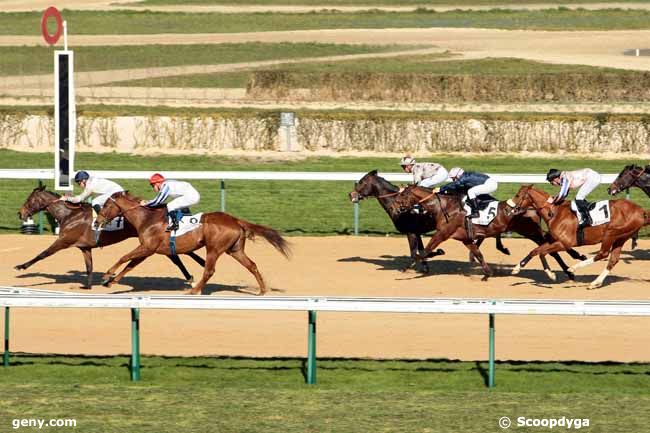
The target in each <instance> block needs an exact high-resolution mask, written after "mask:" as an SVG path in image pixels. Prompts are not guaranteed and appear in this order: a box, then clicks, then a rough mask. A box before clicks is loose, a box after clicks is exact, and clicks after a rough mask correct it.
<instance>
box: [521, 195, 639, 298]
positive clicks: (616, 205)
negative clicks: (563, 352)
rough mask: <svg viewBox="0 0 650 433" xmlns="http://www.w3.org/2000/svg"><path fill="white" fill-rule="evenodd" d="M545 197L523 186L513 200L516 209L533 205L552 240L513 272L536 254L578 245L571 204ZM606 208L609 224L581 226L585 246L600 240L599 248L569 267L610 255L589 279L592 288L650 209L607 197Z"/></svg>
mask: <svg viewBox="0 0 650 433" xmlns="http://www.w3.org/2000/svg"><path fill="white" fill-rule="evenodd" d="M548 197H549V195H548V194H547V193H546V192H544V191H542V190H540V189H537V188H535V187H534V186H533V185H524V186H522V187H521V188H520V189H519V192H517V195H516V196H515V197H514V198H513V199H512V201H513V203H514V204H515V205H517V207H518V208H528V207H529V206H532V207H533V208H534V209H535V210H536V211H537V212H538V213H539V215H540V216H541V217H542V218H543V219H544V220H545V221H546V223H547V225H548V227H549V231H550V234H551V236H552V239H549V241H548V242H546V243H544V244H543V245H540V246H539V247H537V248H535V249H534V250H533V251H531V252H530V253H529V254H528V255H527V256H526V257H525V258H524V259H523V260H522V261H521V262H520V263H519V264H518V265H517V266H516V268H515V269H514V270H513V273H514V272H515V271H518V270H519V269H521V268H522V267H524V266H526V264H527V263H528V262H529V261H530V259H531V258H533V257H534V256H536V255H538V254H549V253H553V252H558V251H565V250H568V249H569V248H571V247H573V246H576V245H577V244H578V240H577V228H578V218H577V217H576V216H575V214H574V213H573V211H572V210H571V206H570V205H571V203H570V202H569V201H566V202H564V203H562V204H560V205H552V204H550V203H548V202H547V199H548ZM609 207H610V222H609V223H606V224H602V225H599V226H592V227H586V228H585V229H584V245H594V244H598V243H600V250H599V251H598V253H597V254H596V255H595V256H594V257H591V258H589V259H585V260H582V261H580V262H578V263H576V264H575V265H573V266H572V267H571V268H570V270H571V271H572V272H574V271H575V270H576V269H579V268H582V267H584V266H588V265H590V264H592V263H594V262H595V261H598V260H602V259H606V258H607V257H608V256H609V262H608V264H607V267H606V268H605V269H604V270H603V272H602V273H601V274H600V275H599V276H598V277H597V278H596V279H595V280H594V281H592V282H591V284H590V287H591V288H592V289H595V288H597V287H600V286H601V285H602V284H603V282H604V281H605V278H606V277H607V275H608V274H609V273H610V272H611V270H612V268H614V266H616V263H618V259H619V256H620V254H621V249H622V248H623V245H624V244H625V242H626V241H627V240H628V239H630V238H631V237H632V236H633V235H634V234H635V233H637V232H638V231H639V230H640V229H641V228H642V227H643V226H645V225H647V224H650V212H649V211H647V210H644V209H643V208H641V207H640V206H638V205H637V204H635V203H632V202H631V201H629V200H610V202H609ZM610 252H611V255H610Z"/></svg>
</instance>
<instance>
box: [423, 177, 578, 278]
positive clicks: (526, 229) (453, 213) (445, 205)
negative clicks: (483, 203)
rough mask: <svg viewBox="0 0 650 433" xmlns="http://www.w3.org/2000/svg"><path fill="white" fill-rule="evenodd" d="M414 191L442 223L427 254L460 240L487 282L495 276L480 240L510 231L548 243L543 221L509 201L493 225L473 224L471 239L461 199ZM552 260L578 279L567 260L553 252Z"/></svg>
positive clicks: (550, 274) (501, 205) (574, 253)
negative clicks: (445, 243) (541, 224)
mask: <svg viewBox="0 0 650 433" xmlns="http://www.w3.org/2000/svg"><path fill="white" fill-rule="evenodd" d="M411 191H412V193H413V194H414V195H416V196H417V197H418V198H419V200H420V201H421V202H422V205H423V206H424V207H425V208H426V209H427V211H428V212H431V213H432V214H433V215H434V216H435V218H436V221H438V230H437V231H436V233H435V234H434V235H433V236H432V237H431V240H430V241H429V243H428V244H427V246H426V248H425V251H426V252H427V253H428V252H430V251H433V250H434V249H435V248H437V247H438V245H440V244H441V243H442V242H444V241H446V240H447V239H449V238H452V239H456V240H458V241H460V242H462V243H463V244H464V245H465V246H466V247H467V248H468V249H469V250H470V252H471V253H472V254H473V255H474V257H476V258H477V259H478V261H479V262H480V263H481V267H482V268H483V273H484V277H483V280H486V279H487V278H488V277H489V276H491V275H492V271H491V269H490V266H489V265H488V264H487V263H486V261H485V259H484V258H483V254H482V253H481V251H480V250H479V246H478V245H477V244H478V240H480V239H483V238H487V237H493V236H497V235H499V234H501V233H503V232H506V231H509V232H515V233H519V234H520V235H522V236H523V237H525V238H527V239H530V240H531V241H533V242H535V243H536V244H537V245H542V244H544V243H545V242H546V240H547V235H545V234H544V232H543V230H542V228H541V227H540V224H539V223H540V220H539V217H538V216H537V215H536V214H535V213H534V212H523V213H522V212H514V211H513V210H514V209H513V208H514V206H512V205H511V204H509V203H508V202H506V201H501V202H499V205H498V208H497V214H496V216H495V218H494V219H493V220H492V222H490V224H489V225H487V226H483V225H476V224H472V225H471V227H470V228H471V231H472V232H473V235H472V236H469V235H468V233H467V227H466V224H465V215H466V214H465V211H464V209H463V205H462V203H461V199H460V197H459V196H457V195H444V194H432V193H431V192H430V191H429V190H426V189H423V188H419V187H412V188H411ZM567 252H568V253H569V255H571V256H572V257H573V258H576V259H584V258H586V257H585V256H583V255H582V254H580V253H578V252H577V251H575V250H572V249H567ZM551 256H552V257H553V258H554V259H555V260H556V261H557V263H558V264H559V265H560V267H561V268H562V270H563V271H564V273H565V274H566V275H567V276H568V277H569V278H570V279H574V278H575V277H574V275H573V272H572V271H571V270H570V269H569V267H568V266H567V265H566V263H564V260H562V257H560V255H559V254H557V253H556V252H552V253H551ZM540 260H541V261H542V266H543V267H544V272H546V275H548V277H549V278H550V279H552V280H555V274H554V273H553V272H552V271H551V270H550V268H549V266H548V263H547V262H546V259H545V257H544V256H543V255H541V256H540Z"/></svg>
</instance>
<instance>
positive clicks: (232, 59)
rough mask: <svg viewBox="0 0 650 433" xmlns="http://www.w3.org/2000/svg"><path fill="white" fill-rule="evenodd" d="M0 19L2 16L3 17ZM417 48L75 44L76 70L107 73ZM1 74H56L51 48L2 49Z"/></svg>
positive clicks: (286, 44)
mask: <svg viewBox="0 0 650 433" xmlns="http://www.w3.org/2000/svg"><path fill="white" fill-rule="evenodd" d="M0 19H1V18H0ZM407 48H412V47H404V46H401V47H399V46H368V45H338V44H314V43H296V44H292V43H274V44H265V43H259V42H249V43H241V44H210V45H134V46H109V47H75V71H76V72H84V71H103V70H114V69H128V68H152V67H162V66H190V65H218V64H225V63H238V62H254V61H260V60H275V59H297V58H307V57H319V56H332V55H344V54H364V53H378V52H388V51H394V50H397V49H407ZM0 58H2V62H0V75H29V74H42V73H50V74H51V73H52V67H53V57H52V49H51V48H49V47H20V48H19V49H17V48H16V47H0Z"/></svg>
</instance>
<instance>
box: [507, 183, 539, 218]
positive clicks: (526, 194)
mask: <svg viewBox="0 0 650 433" xmlns="http://www.w3.org/2000/svg"><path fill="white" fill-rule="evenodd" d="M532 189H533V185H532V184H529V185H522V186H521V187H520V188H519V191H517V194H515V196H514V197H513V198H511V199H510V200H508V201H507V203H508V206H510V207H511V208H513V210H512V212H513V213H514V214H520V213H523V212H525V211H526V208H528V207H530V206H531V205H532V204H533V200H532V198H531V196H530V191H531V190H532Z"/></svg>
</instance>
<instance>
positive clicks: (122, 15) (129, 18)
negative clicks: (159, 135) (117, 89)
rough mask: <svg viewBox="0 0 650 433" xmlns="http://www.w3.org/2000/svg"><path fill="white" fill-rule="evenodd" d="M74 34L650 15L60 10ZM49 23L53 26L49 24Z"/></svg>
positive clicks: (20, 30)
mask: <svg viewBox="0 0 650 433" xmlns="http://www.w3.org/2000/svg"><path fill="white" fill-rule="evenodd" d="M63 15H64V16H65V17H66V20H67V21H68V22H71V23H74V33H75V34H76V35H133V34H159V33H242V32H266V31H289V30H317V29H386V28H433V27H458V28H486V29H487V28H490V29H527V30H567V29H571V30H636V29H648V28H650V11H645V10H630V9H625V10H624V9H603V10H593V11H589V10H584V9H576V10H570V9H566V8H553V9H545V10H535V11H526V10H518V11H516V10H507V9H491V10H486V11H461V10H454V11H448V12H435V11H433V10H426V9H418V10H415V11H412V12H384V11H378V10H370V11H363V12H339V11H334V10H327V11H318V12H310V13H279V12H278V13H276V12H273V13H271V12H266V13H234V14H220V13H201V14H197V13H182V12H151V11H142V12H134V11H109V12H97V11H73V10H64V11H63ZM40 19H41V13H40V12H11V13H3V14H0V22H2V23H3V25H2V26H1V27H0V35H34V36H36V35H38V34H39V30H40V27H39V26H37V25H34V23H38V22H40ZM52 25H53V24H52Z"/></svg>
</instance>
